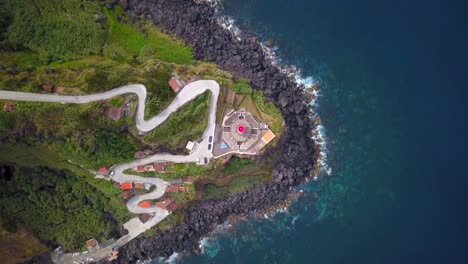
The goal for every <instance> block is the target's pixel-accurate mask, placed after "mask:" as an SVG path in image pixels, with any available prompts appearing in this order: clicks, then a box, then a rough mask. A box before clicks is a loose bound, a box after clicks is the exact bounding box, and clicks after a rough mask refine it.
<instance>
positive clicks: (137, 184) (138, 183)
mask: <svg viewBox="0 0 468 264" xmlns="http://www.w3.org/2000/svg"><path fill="white" fill-rule="evenodd" d="M134 187H135V189H143V188H144V185H143V183H142V182H135V184H134Z"/></svg>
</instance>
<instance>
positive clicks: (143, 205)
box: [138, 201, 151, 208]
mask: <svg viewBox="0 0 468 264" xmlns="http://www.w3.org/2000/svg"><path fill="white" fill-rule="evenodd" d="M138 206H139V207H141V208H148V207H150V206H151V204H150V202H148V201H143V202H140V203H139V204H138Z"/></svg>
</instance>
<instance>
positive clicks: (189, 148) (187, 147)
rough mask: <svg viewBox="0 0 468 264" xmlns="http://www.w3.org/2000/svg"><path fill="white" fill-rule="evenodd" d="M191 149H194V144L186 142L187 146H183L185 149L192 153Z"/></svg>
mask: <svg viewBox="0 0 468 264" xmlns="http://www.w3.org/2000/svg"><path fill="white" fill-rule="evenodd" d="M193 147H195V143H194V142H193V141H189V142H187V145H186V146H185V148H186V149H188V150H190V151H192V150H193Z"/></svg>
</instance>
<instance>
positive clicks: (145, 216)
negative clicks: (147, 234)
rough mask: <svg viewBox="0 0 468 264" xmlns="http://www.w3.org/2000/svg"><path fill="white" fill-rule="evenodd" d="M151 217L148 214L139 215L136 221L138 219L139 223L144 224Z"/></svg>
mask: <svg viewBox="0 0 468 264" xmlns="http://www.w3.org/2000/svg"><path fill="white" fill-rule="evenodd" d="M151 217H152V216H151V215H150V214H140V215H138V219H140V221H141V222H142V223H145V222H146V221H148V220H149V219H150V218H151Z"/></svg>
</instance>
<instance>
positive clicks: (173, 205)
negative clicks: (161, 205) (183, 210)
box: [166, 201, 180, 213]
mask: <svg viewBox="0 0 468 264" xmlns="http://www.w3.org/2000/svg"><path fill="white" fill-rule="evenodd" d="M179 206H180V203H179V202H178V201H173V202H171V203H170V204H168V205H167V206H166V210H168V211H169V212H171V213H172V212H174V211H175V210H177V208H179Z"/></svg>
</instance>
